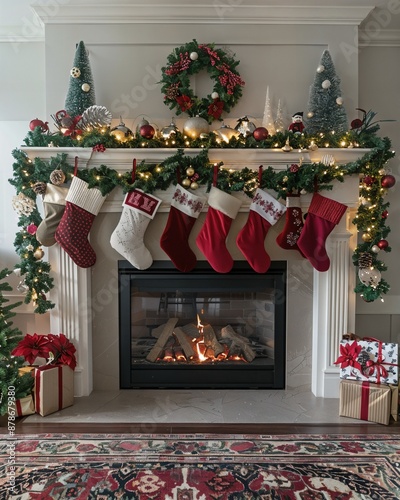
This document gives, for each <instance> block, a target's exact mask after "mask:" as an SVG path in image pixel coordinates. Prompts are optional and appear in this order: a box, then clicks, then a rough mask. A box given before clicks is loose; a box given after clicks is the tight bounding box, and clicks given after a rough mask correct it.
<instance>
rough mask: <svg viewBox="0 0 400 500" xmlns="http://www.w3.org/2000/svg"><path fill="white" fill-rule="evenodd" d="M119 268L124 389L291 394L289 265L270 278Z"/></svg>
mask: <svg viewBox="0 0 400 500" xmlns="http://www.w3.org/2000/svg"><path fill="white" fill-rule="evenodd" d="M118 264H119V265H118V269H119V341H120V343H119V352H120V387H121V388H122V389H131V388H212V389H220V388H225V389H227V388H253V389H255V388H270V389H283V388H285V359H286V262H282V261H278V262H273V263H272V265H271V267H270V269H269V270H268V272H267V273H266V274H256V273H254V271H253V270H252V269H251V268H250V266H249V265H248V264H247V263H246V262H242V261H241V262H236V263H235V265H234V268H233V269H232V271H231V272H230V273H228V274H218V273H216V272H215V271H214V270H213V269H212V268H211V267H210V266H209V265H208V264H207V263H206V262H199V263H198V265H197V267H196V269H194V270H193V271H192V272H190V273H181V272H179V271H177V270H176V269H175V268H174V267H173V265H172V264H171V263H169V262H166V261H158V262H155V263H153V265H152V266H151V268H149V269H147V270H145V271H138V270H137V269H135V268H134V267H133V266H131V265H130V264H129V263H128V262H126V261H119V263H118Z"/></svg>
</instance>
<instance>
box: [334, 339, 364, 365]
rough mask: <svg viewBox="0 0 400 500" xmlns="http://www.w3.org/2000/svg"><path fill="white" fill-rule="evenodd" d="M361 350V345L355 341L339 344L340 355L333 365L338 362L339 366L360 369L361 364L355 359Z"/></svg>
mask: <svg viewBox="0 0 400 500" xmlns="http://www.w3.org/2000/svg"><path fill="white" fill-rule="evenodd" d="M360 352H361V346H360V345H358V344H357V342H353V343H351V344H350V343H348V344H344V345H343V344H341V345H340V354H341V355H340V356H339V357H338V359H337V360H336V361H335V363H334V364H335V365H338V364H340V368H346V367H347V366H352V367H353V368H357V370H360V371H361V365H360V363H359V362H358V361H357V359H358V355H359V354H360Z"/></svg>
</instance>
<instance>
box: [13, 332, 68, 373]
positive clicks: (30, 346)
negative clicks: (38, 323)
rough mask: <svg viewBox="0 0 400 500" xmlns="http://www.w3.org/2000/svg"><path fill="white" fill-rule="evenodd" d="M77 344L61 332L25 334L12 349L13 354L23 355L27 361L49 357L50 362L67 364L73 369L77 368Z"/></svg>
mask: <svg viewBox="0 0 400 500" xmlns="http://www.w3.org/2000/svg"><path fill="white" fill-rule="evenodd" d="M75 352H76V349H75V346H74V344H72V342H70V341H69V340H68V339H67V337H66V336H65V335H64V334H63V333H60V334H59V335H53V334H52V333H49V334H48V335H38V334H36V333H34V334H33V335H29V333H28V334H27V335H25V337H24V338H23V339H22V340H21V341H20V342H19V343H18V345H17V347H16V348H15V349H14V350H13V351H12V353H11V354H12V355H13V356H23V357H24V358H25V361H27V362H28V363H29V364H31V365H32V364H33V363H34V362H35V359H36V358H38V357H39V358H45V359H47V363H48V364H52V365H67V366H69V367H70V368H72V370H75V368H76V357H75Z"/></svg>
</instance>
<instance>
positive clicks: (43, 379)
mask: <svg viewBox="0 0 400 500" xmlns="http://www.w3.org/2000/svg"><path fill="white" fill-rule="evenodd" d="M34 377H35V387H34V397H35V410H36V413H39V414H40V415H42V417H44V416H45V415H49V414H50V413H54V412H56V411H59V410H62V409H63V408H67V407H68V406H72V405H73V404H74V371H73V370H72V369H71V368H70V367H69V366H66V365H61V366H52V365H45V366H40V367H39V368H36V369H35V375H34Z"/></svg>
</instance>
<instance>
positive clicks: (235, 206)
mask: <svg viewBox="0 0 400 500" xmlns="http://www.w3.org/2000/svg"><path fill="white" fill-rule="evenodd" d="M241 204H242V202H241V201H240V200H238V199H237V198H235V197H234V196H232V195H230V194H228V193H225V192H224V191H221V190H220V189H218V188H216V187H214V186H213V187H212V188H211V191H210V196H209V198H208V205H209V207H208V212H207V216H206V220H205V223H204V225H203V227H202V228H201V230H200V232H199V234H198V235H197V238H196V243H197V246H198V247H199V249H200V250H201V251H202V253H203V254H204V255H205V257H206V258H207V260H208V262H209V263H210V265H211V267H212V268H213V269H214V270H215V271H217V272H218V273H229V271H230V270H231V269H232V267H233V259H232V256H231V254H230V253H229V251H228V249H227V248H226V238H227V236H228V232H229V229H230V227H231V225H232V221H233V219H234V218H235V217H236V215H237V213H238V212H239V208H240V205H241Z"/></svg>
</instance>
